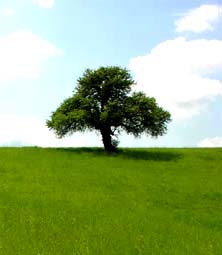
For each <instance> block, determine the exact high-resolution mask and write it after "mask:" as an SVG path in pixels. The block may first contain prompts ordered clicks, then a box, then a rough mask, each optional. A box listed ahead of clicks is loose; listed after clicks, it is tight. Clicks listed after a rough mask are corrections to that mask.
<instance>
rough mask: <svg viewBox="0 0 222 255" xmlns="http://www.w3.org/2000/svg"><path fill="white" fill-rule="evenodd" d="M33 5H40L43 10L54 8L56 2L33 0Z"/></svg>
mask: <svg viewBox="0 0 222 255" xmlns="http://www.w3.org/2000/svg"><path fill="white" fill-rule="evenodd" d="M32 1H33V3H35V4H38V5H39V7H41V8H47V9H49V8H52V7H53V6H54V4H55V1H54V0H32Z"/></svg>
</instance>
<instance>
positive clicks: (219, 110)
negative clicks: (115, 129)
mask: <svg viewBox="0 0 222 255" xmlns="http://www.w3.org/2000/svg"><path fill="white" fill-rule="evenodd" d="M103 65H105V66H107V65H120V66H123V67H127V68H129V69H130V70H131V72H132V74H133V75H134V77H135V79H136V81H137V88H136V89H137V90H142V91H144V92H145V93H146V94H147V95H148V96H154V97H155V98H156V99H157V102H158V103H159V104H160V105H161V106H163V107H164V108H165V109H167V110H169V111H170V112H171V114H172V118H173V121H172V122H171V124H170V125H169V129H168V133H167V134H166V135H165V136H163V137H160V138H158V139H151V138H149V137H147V136H142V138H141V139H134V138H133V137H131V136H127V135H125V134H122V135H121V137H120V146H142V147H147V146H152V147H153V146H154V147H156V146H164V147H165V146H167V147H178V146H179V147H195V146H222V100H221V99H222V82H221V81H222V0H217V1H201V0H195V1H189V0H181V1H178V0H170V1H168V0H167V1H166V0H155V1H154V0H152V1H145V0H139V1H125V0H122V1H117V0H108V1H102V0H95V1H79V0H67V1H61V0H20V1H17V0H1V2H0V91H1V93H0V121H1V125H0V145H2V146H19V145H38V146H102V143H101V138H100V136H98V134H94V133H85V134H80V133H76V134H74V135H73V136H71V137H67V138H64V139H62V140H59V139H56V137H55V136H54V134H53V133H52V132H50V131H49V130H48V129H47V128H46V126H45V120H46V119H47V118H49V116H50V114H51V112H52V111H54V110H55V109H56V107H57V106H58V105H59V104H60V103H61V102H62V101H63V100H64V99H65V98H67V97H69V96H71V94H72V91H73V90H74V88H75V85H76V83H75V81H76V79H77V78H78V77H79V76H81V75H82V73H83V71H84V70H85V69H86V68H92V69H94V68H97V67H99V66H103Z"/></svg>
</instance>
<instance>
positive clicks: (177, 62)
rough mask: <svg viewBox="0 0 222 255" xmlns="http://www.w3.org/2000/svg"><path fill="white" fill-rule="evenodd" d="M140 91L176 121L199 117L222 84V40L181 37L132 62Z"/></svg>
mask: <svg viewBox="0 0 222 255" xmlns="http://www.w3.org/2000/svg"><path fill="white" fill-rule="evenodd" d="M129 68H130V69H131V70H132V71H133V72H134V74H135V78H136V81H137V89H138V90H143V91H144V92H146V94H147V95H149V96H153V97H155V98H156V99H157V101H158V103H159V104H160V105H162V106H163V107H165V108H166V109H168V110H169V111H170V112H171V113H172V116H173V118H174V119H186V118H190V117H192V116H193V115H195V114H198V113H199V112H200V111H201V110H202V109H203V107H205V106H206V105H207V103H208V102H209V101H210V100H212V99H214V97H216V96H222V83H221V81H219V80H217V79H216V78H214V79H213V78H211V75H212V74H215V73H217V72H221V68H222V40H205V39H202V40H186V39H185V38H183V37H178V38H176V39H173V40H168V41H165V42H162V43H160V44H159V45H157V46H156V47H155V48H153V49H152V50H151V51H150V52H149V53H148V54H147V55H145V56H140V57H136V58H133V59H131V60H130V63H129Z"/></svg>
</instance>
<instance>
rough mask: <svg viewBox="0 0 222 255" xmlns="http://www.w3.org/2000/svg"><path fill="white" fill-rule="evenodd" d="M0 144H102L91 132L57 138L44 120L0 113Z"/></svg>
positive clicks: (44, 145) (45, 145) (64, 145)
mask: <svg viewBox="0 0 222 255" xmlns="http://www.w3.org/2000/svg"><path fill="white" fill-rule="evenodd" d="M0 122H1V125H0V146H41V147H90V146H102V143H101V138H100V137H97V136H96V135H95V134H92V133H85V134H81V133H75V134H74V135H72V136H71V137H66V138H63V139H57V138H56V137H55V135H54V134H53V132H52V131H50V130H49V129H48V128H47V127H46V125H45V121H44V120H41V119H38V118H35V117H27V116H17V115H0Z"/></svg>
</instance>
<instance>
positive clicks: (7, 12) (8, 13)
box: [0, 7, 15, 17]
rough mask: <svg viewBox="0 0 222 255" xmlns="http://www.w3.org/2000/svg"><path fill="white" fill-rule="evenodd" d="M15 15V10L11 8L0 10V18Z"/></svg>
mask: <svg viewBox="0 0 222 255" xmlns="http://www.w3.org/2000/svg"><path fill="white" fill-rule="evenodd" d="M14 15H15V10H13V9H12V8H8V7H7V8H2V9H0V16H3V17H12V16H14Z"/></svg>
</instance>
